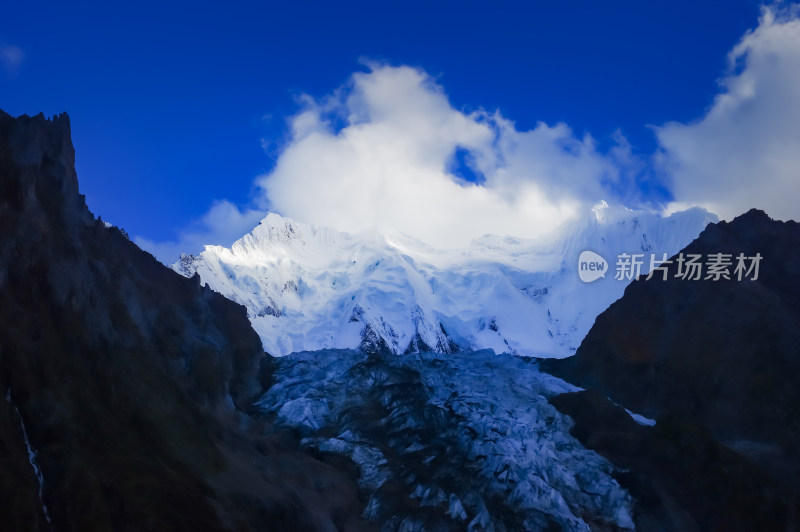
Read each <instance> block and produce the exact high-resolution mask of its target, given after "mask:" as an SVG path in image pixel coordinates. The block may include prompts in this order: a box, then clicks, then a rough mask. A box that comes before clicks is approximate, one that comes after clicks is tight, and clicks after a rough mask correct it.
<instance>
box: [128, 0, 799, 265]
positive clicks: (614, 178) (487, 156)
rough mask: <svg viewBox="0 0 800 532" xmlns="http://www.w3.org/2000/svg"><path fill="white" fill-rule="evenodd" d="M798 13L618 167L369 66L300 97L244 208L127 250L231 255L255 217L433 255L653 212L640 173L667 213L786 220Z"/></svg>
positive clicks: (555, 134) (795, 186)
mask: <svg viewBox="0 0 800 532" xmlns="http://www.w3.org/2000/svg"><path fill="white" fill-rule="evenodd" d="M797 15H798V13H797V9H796V8H780V9H779V8H764V9H763V11H762V15H761V18H760V20H759V24H758V26H757V28H755V29H754V30H752V31H749V32H747V33H746V34H745V35H744V36H743V37H742V39H741V41H740V42H739V43H738V44H736V46H735V47H734V48H733V49H732V50H731V52H730V53H729V56H728V61H729V65H730V67H729V72H728V73H727V74H726V75H725V77H724V78H722V79H721V81H720V93H719V94H718V95H717V96H716V97H715V99H714V100H713V103H712V105H711V106H710V108H709V109H708V110H707V111H706V112H705V114H704V115H703V116H701V117H700V118H699V119H698V120H696V121H695V122H692V123H689V124H681V123H677V122H670V123H667V124H665V125H663V126H661V127H656V128H654V131H655V134H656V137H657V140H658V144H659V147H658V149H657V151H656V153H655V154H654V155H653V156H652V157H649V158H643V157H636V156H634V155H632V154H631V151H630V147H629V146H628V144H627V141H626V140H625V138H624V137H623V136H622V135H621V134H618V135H617V136H616V138H615V140H616V145H615V146H612V147H611V148H610V149H607V150H605V151H600V150H598V148H597V146H596V143H595V141H594V139H593V138H592V137H591V136H590V135H588V134H585V135H582V136H578V135H576V134H575V133H574V132H573V131H572V130H571V129H570V128H569V127H568V126H567V125H566V124H561V123H559V124H554V125H548V124H545V123H539V124H537V126H536V127H535V128H533V129H531V130H519V129H517V127H516V125H515V124H514V122H513V121H511V120H510V119H509V118H507V117H503V116H501V115H500V113H499V112H496V111H494V112H492V111H486V110H481V109H479V110H477V111H472V112H465V111H463V110H459V109H456V108H454V107H453V106H452V105H451V103H450V102H449V100H448V98H447V96H446V94H445V92H444V89H443V88H442V87H441V86H440V85H439V84H438V83H437V82H436V81H435V80H434V79H433V78H431V77H430V76H429V75H428V74H426V73H425V72H423V71H421V70H419V69H415V68H411V67H407V66H398V67H395V66H387V65H382V64H367V66H368V68H369V71H367V72H358V73H356V74H353V76H352V77H351V78H350V80H349V81H348V83H346V84H345V85H344V86H343V87H340V88H339V89H337V90H336V91H334V92H333V93H332V94H331V95H329V96H327V97H325V98H322V99H317V100H315V99H312V98H310V97H307V96H304V97H302V98H301V99H300V102H301V103H300V110H299V112H298V113H297V114H296V115H295V116H293V117H292V118H290V119H289V122H288V126H289V138H288V141H287V143H286V145H285V147H284V148H283V150H282V151H281V153H280V154H279V156H278V158H277V162H276V164H275V167H274V168H273V170H272V171H271V172H270V173H268V174H267V175H263V176H259V177H258V178H256V182H255V183H256V187H257V190H258V191H259V194H258V196H257V197H255V198H254V200H253V207H252V208H250V209H245V210H240V209H238V208H237V207H235V206H234V205H232V204H230V203H229V202H219V203H217V204H215V205H214V206H213V207H212V209H211V210H210V211H209V213H208V214H207V215H206V216H205V217H204V218H203V219H202V220H199V221H197V222H194V223H193V224H192V225H191V226H190V227H189V228H188V229H186V230H184V231H183V232H181V233H180V234H179V235H178V239H177V240H176V241H175V242H171V243H154V242H149V241H147V240H145V239H138V240H137V241H138V242H139V243H140V245H142V246H143V247H145V248H146V249H149V250H151V251H155V254H156V255H157V256H158V257H159V258H161V259H162V260H165V261H172V260H175V258H177V251H186V252H196V251H199V250H200V249H201V248H202V245H203V244H223V245H228V244H230V243H231V242H232V240H233V239H234V238H235V237H238V236H241V235H242V234H244V233H246V232H247V231H249V230H250V229H252V227H254V226H255V225H256V223H257V221H258V218H259V217H260V216H261V215H262V214H263V213H264V212H265V211H267V210H269V211H273V212H277V213H279V214H282V215H284V216H288V217H291V218H294V219H296V220H298V221H301V222H305V223H314V224H319V225H325V226H330V227H334V228H337V229H340V230H345V231H350V232H359V231H367V230H375V229H377V230H383V231H398V232H402V233H405V234H407V235H410V236H413V237H416V238H419V239H421V240H423V241H426V242H428V243H430V244H433V245H436V246H440V247H459V246H463V245H464V244H466V243H468V242H469V241H470V240H472V239H474V238H476V237H479V236H481V235H483V234H487V233H493V234H499V235H513V236H517V237H536V236H540V235H545V234H548V233H550V232H552V231H554V230H556V229H557V228H558V227H559V226H560V225H561V224H563V223H565V222H567V221H569V220H571V219H574V218H576V217H578V216H581V215H583V214H585V213H587V212H588V210H589V208H590V207H591V206H592V205H594V204H596V203H597V202H599V201H600V200H606V201H608V202H609V203H622V204H625V205H628V206H631V207H642V206H643V205H644V206H647V207H650V208H652V209H654V210H660V209H662V208H664V207H665V206H664V205H656V204H653V203H652V198H647V197H643V196H644V194H646V193H645V192H644V190H645V189H646V187H642V186H640V184H641V183H640V181H639V180H640V179H643V178H642V176H643V175H644V174H647V173H651V174H652V173H655V174H656V175H659V176H660V178H661V179H662V180H663V182H664V183H666V184H667V187H668V188H669V191H670V193H671V194H672V196H673V197H674V202H672V204H671V205H669V206H667V207H666V209H665V210H678V209H679V208H683V207H689V206H693V205H701V206H704V207H706V208H707V209H709V210H711V211H712V212H715V213H716V214H718V215H720V216H721V217H723V218H730V217H733V216H735V215H737V214H740V213H742V212H744V211H746V210H748V209H749V208H751V207H758V208H762V209H764V210H766V211H767V212H768V213H769V214H770V215H772V216H774V217H778V218H794V219H800V207H798V205H797V198H800V148H798V146H800V20H798V16H797ZM648 201H649V202H650V203H649V204H648ZM168 253H169V254H171V255H168Z"/></svg>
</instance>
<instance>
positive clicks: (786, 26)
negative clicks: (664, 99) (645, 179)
mask: <svg viewBox="0 0 800 532" xmlns="http://www.w3.org/2000/svg"><path fill="white" fill-rule="evenodd" d="M728 61H729V64H730V72H729V74H728V75H727V76H726V77H725V78H723V79H722V80H721V81H720V84H721V87H722V89H723V90H722V92H721V93H720V94H719V95H718V96H717V97H716V98H715V99H714V102H713V104H712V105H711V107H710V109H709V110H708V112H707V113H706V114H705V116H703V117H702V118H701V119H700V120H698V121H697V122H694V123H691V124H680V123H675V122H671V123H668V124H666V125H664V126H663V127H661V128H658V129H657V130H656V131H657V136H658V140H659V143H660V145H661V149H662V150H663V152H662V154H661V157H660V159H661V160H660V163H661V166H662V169H663V170H664V171H665V172H666V174H667V175H668V176H670V177H671V179H672V192H673V195H674V197H675V201H676V202H677V203H679V204H695V205H697V204H700V205H703V206H705V207H706V208H708V209H709V210H712V211H714V212H716V213H717V214H719V215H720V216H721V217H723V218H731V217H733V216H736V215H737V214H740V213H742V212H744V211H746V210H748V209H750V208H752V207H757V208H761V209H764V210H766V211H767V212H768V213H769V214H770V215H772V216H773V217H776V218H783V219H788V218H792V219H800V205H799V204H798V198H800V20H798V17H797V8H796V7H795V8H791V9H783V10H781V9H777V8H764V9H763V10H762V15H761V18H760V20H759V25H758V27H757V28H756V29H755V30H753V31H750V32H748V33H746V34H745V35H744V37H743V38H742V39H741V41H740V42H739V43H738V44H737V45H736V46H735V47H734V48H733V50H731V52H730V54H729V55H728Z"/></svg>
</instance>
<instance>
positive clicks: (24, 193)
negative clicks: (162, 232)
mask: <svg viewBox="0 0 800 532" xmlns="http://www.w3.org/2000/svg"><path fill="white" fill-rule="evenodd" d="M263 360H264V353H263V350H262V348H261V345H260V341H259V338H258V336H257V335H256V334H255V332H254V331H253V330H252V329H251V328H250V326H249V323H248V321H247V318H246V314H245V310H244V309H243V308H242V307H241V306H239V305H237V304H235V303H232V302H230V301H228V300H226V299H225V298H224V297H222V296H220V295H219V294H216V293H214V292H212V291H211V290H209V289H208V288H203V287H201V286H200V284H199V281H198V279H197V278H195V279H186V278H183V277H181V276H179V275H176V274H175V273H174V272H172V271H170V270H169V269H167V268H164V267H163V266H162V265H160V264H159V263H158V262H157V261H155V259H153V257H152V256H150V255H149V254H147V253H145V252H143V251H141V250H140V249H139V248H138V247H136V246H135V245H134V244H132V243H131V242H129V241H128V240H127V238H126V237H125V236H124V234H123V233H122V232H121V231H120V230H118V229H116V228H113V227H109V226H107V225H106V224H104V223H103V222H101V221H100V220H96V219H95V218H94V217H93V216H92V215H91V213H90V212H89V211H88V209H87V208H86V205H85V203H84V199H83V197H82V196H80V195H79V193H78V184H77V178H76V175H75V170H74V150H73V147H72V144H71V141H70V127H69V120H68V118H67V117H66V115H61V116H57V117H55V118H53V119H52V120H47V119H45V118H44V117H43V116H42V115H39V116H36V117H32V118H31V117H27V116H22V117H19V118H16V119H14V118H12V117H10V116H9V115H7V114H5V113H3V112H2V111H0V391H2V395H3V397H4V399H3V400H0V450H2V451H3V452H0V528H2V529H3V530H50V529H54V530H136V531H141V530H180V529H182V530H231V529H236V530H256V529H264V527H269V528H275V529H292V530H330V529H334V528H336V529H347V528H351V529H352V528H353V527H360V526H361V525H360V523H361V521H360V518H359V514H360V511H361V508H360V505H359V503H358V500H357V498H356V493H355V488H354V486H353V485H352V483H351V482H350V481H349V479H348V478H346V477H345V476H344V475H342V474H340V473H338V472H337V471H335V470H333V469H332V468H330V467H329V466H326V465H324V464H322V463H320V462H318V461H316V460H313V459H311V458H309V457H307V456H304V455H302V454H300V453H297V452H294V451H292V450H291V449H289V448H286V447H285V446H284V445H283V444H282V443H281V442H280V441H278V440H275V439H272V438H264V437H257V436H255V435H251V434H249V433H247V432H245V431H243V430H242V429H241V426H242V425H243V423H244V420H245V419H246V414H247V412H248V411H249V409H250V405H251V403H252V401H253V399H254V398H256V397H257V396H258V395H259V394H260V393H261V392H262V389H261V386H260V384H259V382H260V381H259V373H260V372H261V377H262V378H267V377H268V374H264V373H263V368H262V362H263Z"/></svg>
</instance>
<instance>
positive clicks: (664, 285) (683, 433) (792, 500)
mask: <svg viewBox="0 0 800 532" xmlns="http://www.w3.org/2000/svg"><path fill="white" fill-rule="evenodd" d="M716 253H724V254H730V255H731V256H732V257H736V256H738V255H739V254H740V253H742V254H744V255H745V256H746V257H753V256H756V254H760V256H761V257H762V259H761V262H760V263H759V272H758V278H757V279H755V280H753V275H752V274H751V276H750V277H749V278H743V279H742V280H741V281H740V280H737V276H736V275H734V274H733V267H731V274H732V275H731V279H730V280H726V279H724V278H723V279H720V280H719V281H713V280H710V279H709V280H706V279H701V280H698V281H691V280H684V279H681V278H677V277H676V273H677V267H678V264H677V262H675V263H673V264H671V265H669V279H668V280H667V281H662V280H656V278H654V279H653V280H651V281H644V280H641V281H637V282H634V283H632V284H631V285H630V286H629V287H628V288H627V289H626V290H625V295H624V296H623V297H622V298H621V299H620V300H619V301H617V302H616V303H614V304H613V305H611V307H609V309H608V310H607V311H605V312H604V313H602V314H601V315H600V316H599V317H598V318H597V321H596V323H595V325H594V327H592V329H591V331H590V332H589V334H588V335H587V336H586V338H585V340H584V341H583V343H582V344H581V346H580V348H579V349H578V352H577V354H576V355H575V356H574V357H572V358H570V359H564V360H548V361H543V362H542V363H541V367H542V368H543V369H545V370H547V371H549V372H552V373H553V374H555V375H558V376H561V377H563V378H565V379H567V380H568V381H570V382H573V383H575V384H577V385H579V386H583V387H586V388H592V389H594V390H596V391H597V392H599V396H600V397H601V398H602V397H605V396H607V397H609V398H610V399H611V400H613V401H615V402H617V403H619V404H620V405H622V406H624V407H627V408H630V409H632V410H635V411H637V412H641V413H643V414H644V415H647V416H648V417H651V418H654V419H658V426H662V428H661V429H658V430H656V431H655V432H651V433H650V434H649V435H647V436H644V437H642V438H639V437H638V436H633V435H631V434H630V433H628V432H626V431H625V430H622V431H620V432H618V433H617V434H616V435H611V434H610V433H609V432H608V428H607V426H603V424H602V422H601V421H600V419H601V417H600V416H597V415H594V414H591V413H590V411H594V410H596V409H597V408H599V407H598V406H597V404H598V402H597V400H596V399H590V398H589V397H588V396H583V399H580V396H574V397H572V398H569V399H566V398H564V399H559V401H561V404H560V406H561V407H563V410H564V411H566V412H568V413H570V415H572V416H573V417H575V418H576V420H579V425H581V427H580V431H581V432H582V434H583V437H582V438H581V439H582V441H584V442H585V443H587V445H589V446H590V447H592V448H596V449H598V450H601V452H603V454H605V455H606V456H608V457H610V458H611V459H612V461H614V462H615V463H616V464H617V465H619V466H621V467H628V468H630V467H633V469H634V471H637V470H638V471H639V473H638V474H640V475H642V478H645V479H647V481H646V482H647V483H648V484H651V485H662V486H670V485H671V486H672V487H671V494H672V496H673V497H675V498H677V500H678V501H679V504H684V505H685V508H687V510H688V511H689V512H690V513H691V515H692V516H693V517H695V518H696V519H697V523H698V524H699V528H700V529H708V528H713V527H712V524H713V523H714V522H716V523H717V526H718V527H720V529H731V527H732V529H741V530H753V529H763V530H767V529H789V527H792V526H794V527H796V526H797V525H798V522H797V519H798V518H797V516H798V515H800V502H799V501H800V460H798V459H797V451H796V450H797V448H798V445H800V421H798V417H797V413H798V412H800V377H799V375H800V330H799V329H798V327H797V324H798V323H800V267H799V266H798V265H800V224H798V223H796V222H791V221H790V222H777V221H774V220H771V219H770V218H769V217H767V216H766V214H764V213H763V212H761V211H756V210H752V211H750V212H748V213H746V214H744V215H742V216H739V217H738V218H736V219H735V220H733V221H731V222H728V223H726V222H721V223H718V224H713V225H711V226H709V227H708V228H707V229H706V230H705V231H703V233H702V234H701V235H700V236H699V237H698V239H697V240H695V241H694V242H692V243H691V244H690V245H689V246H687V247H686V248H685V249H684V250H683V254H684V255H685V256H688V255H689V254H699V255H701V256H703V257H708V256H709V255H711V254H716ZM733 262H734V265H735V262H736V261H735V259H734V261H733ZM753 273H754V272H753ZM557 404H558V403H557ZM592 405H594V406H592ZM604 408H608V407H604ZM667 427H668V428H669V430H666V428H667ZM603 434H605V435H603ZM637 439H638V440H637ZM632 441H639V442H640V445H641V447H637V445H634V444H633V443H632ZM623 449H626V450H625V451H623ZM654 449H656V450H658V449H660V450H662V451H664V450H665V449H666V450H667V452H664V453H663V454H661V455H659V454H658V453H657V452H656V453H654V452H652V451H653V450H654ZM701 451H702V452H701ZM703 453H704V454H705V456H704V457H703V458H701V462H699V463H697V468H696V469H692V468H690V467H687V463H691V462H690V461H691V460H692V459H694V460H698V459H699V458H700V456H702V455H703ZM646 456H649V458H647V459H644V458H643V457H646ZM634 457H637V458H634ZM669 457H674V459H675V460H676V467H675V468H672V469H671V470H667V469H664V468H662V467H659V463H660V462H661V461H663V460H665V459H666V460H668V459H670V458H669ZM637 459H638V460H639V462H638V463H637V461H636V460H637ZM626 462H627V463H626ZM700 471H703V473H702V474H701V473H700ZM678 472H681V473H678ZM710 479H716V480H714V481H713V482H711V480H710ZM703 481H709V482H710V484H712V485H716V486H717V487H716V490H718V491H717V492H714V491H709V490H705V491H702V490H701V491H696V492H695V493H694V496H692V497H687V496H686V495H687V494H688V493H689V491H688V490H686V489H685V486H686V485H687V484H688V483H692V485H695V486H699V485H702V482H703ZM665 489H667V488H665ZM667 491H670V490H669V489H667ZM712 497H717V500H715V501H714V500H711V498H712ZM725 516H727V518H728V520H727V521H725ZM714 520H716V521H714ZM726 522H727V523H728V525H723V524H721V523H726ZM703 523H705V524H703ZM747 523H750V524H749V525H748V524H747ZM766 523H772V525H767V524H766ZM748 526H750V527H751V528H748ZM753 527H755V528H753Z"/></svg>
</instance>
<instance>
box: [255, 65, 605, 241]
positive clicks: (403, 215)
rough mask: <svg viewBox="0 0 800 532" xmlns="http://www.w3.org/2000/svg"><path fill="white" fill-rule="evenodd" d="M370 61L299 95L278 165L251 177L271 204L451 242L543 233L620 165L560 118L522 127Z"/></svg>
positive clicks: (289, 212) (317, 217)
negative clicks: (329, 91) (460, 106)
mask: <svg viewBox="0 0 800 532" xmlns="http://www.w3.org/2000/svg"><path fill="white" fill-rule="evenodd" d="M370 68H371V71H370V72H367V73H357V74H354V75H353V76H352V78H351V81H350V83H348V85H346V86H345V87H343V88H341V89H340V90H339V91H337V92H336V93H335V94H334V95H332V96H330V97H328V98H326V99H324V100H323V101H314V100H311V99H310V98H306V99H305V101H304V104H303V110H302V111H301V112H300V113H299V114H298V115H297V116H295V117H294V118H293V119H292V120H291V139H290V142H289V143H288V145H287V147H286V148H285V150H284V151H283V153H282V155H281V156H280V157H279V159H278V161H277V164H276V166H275V168H274V169H273V171H272V172H271V173H270V174H268V175H265V176H262V177H260V178H259V179H258V180H257V184H258V186H259V187H261V189H262V190H263V191H264V197H265V198H266V199H267V200H268V205H267V206H268V208H269V209H270V210H274V211H277V212H279V213H280V214H283V215H286V216H289V217H291V218H294V219H297V220H301V221H303V222H307V223H314V224H319V225H325V226H331V227H335V228H337V229H340V230H345V231H350V232H358V231H365V230H371V229H375V228H377V229H379V230H396V231H401V232H404V233H406V234H408V235H411V236H414V237H417V238H420V239H422V240H424V241H426V242H428V243H430V244H433V245H437V246H445V247H454V246H462V245H464V244H466V243H468V242H469V241H470V240H472V239H474V238H476V237H478V236H481V235H483V234H486V233H494V234H501V235H504V234H513V235H515V236H521V237H532V236H538V235H541V234H544V233H547V232H549V231H551V230H553V229H554V228H556V227H557V226H558V225H560V224H561V223H563V222H565V221H567V220H569V219H571V218H573V217H575V216H576V215H577V214H578V213H579V212H580V211H581V210H582V208H583V206H584V205H585V204H586V203H587V202H597V201H598V200H599V199H603V198H604V188H605V187H604V183H612V182H617V181H618V180H619V176H620V170H619V167H618V166H619V165H618V164H617V162H616V161H615V160H613V158H612V157H611V156H608V155H602V154H600V153H598V151H597V149H596V148H595V143H594V141H593V139H592V138H591V136H589V135H586V136H584V137H582V138H578V137H576V136H575V135H574V134H573V132H572V131H571V130H570V129H569V127H567V126H566V125H565V124H556V125H554V126H548V125H547V124H544V123H540V124H538V125H537V126H536V127H535V128H534V129H532V130H530V131H519V130H517V129H516V128H515V126H514V123H513V122H511V121H510V120H508V119H506V118H504V117H502V116H500V115H499V114H498V113H496V112H495V113H490V112H486V111H475V112H471V113H465V112H463V111H460V110H457V109H454V108H453V107H452V106H451V104H450V102H449V101H448V99H447V97H446V95H445V94H444V91H443V89H442V87H440V86H439V85H437V84H436V83H435V82H434V81H433V80H432V79H431V78H430V77H429V76H428V75H427V74H425V73H424V72H422V71H420V70H418V69H414V68H410V67H405V66H402V67H390V66H383V65H370ZM459 166H462V167H466V168H465V171H464V172H459V171H458V170H459V168H458V167H459ZM459 174H468V175H470V176H479V177H480V179H479V182H480V184H478V183H476V182H474V181H467V180H466V179H464V177H463V176H462V175H459Z"/></svg>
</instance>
